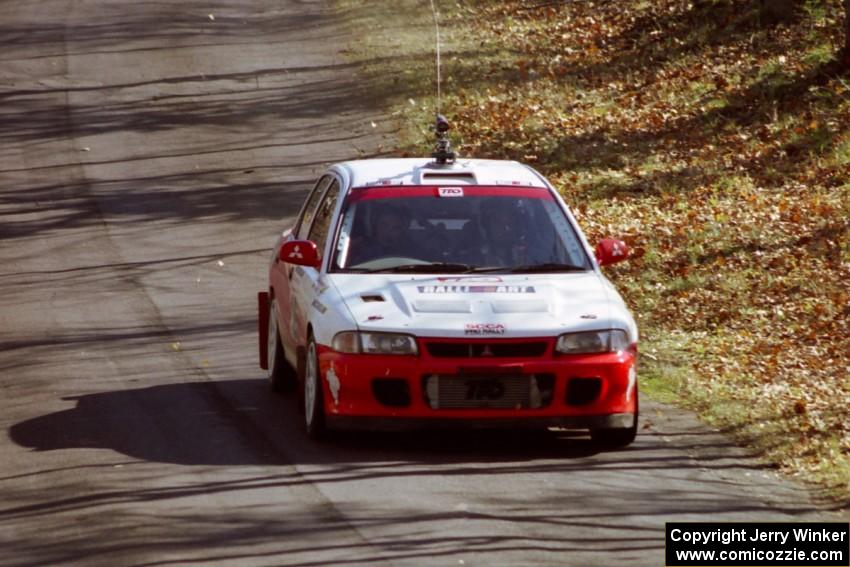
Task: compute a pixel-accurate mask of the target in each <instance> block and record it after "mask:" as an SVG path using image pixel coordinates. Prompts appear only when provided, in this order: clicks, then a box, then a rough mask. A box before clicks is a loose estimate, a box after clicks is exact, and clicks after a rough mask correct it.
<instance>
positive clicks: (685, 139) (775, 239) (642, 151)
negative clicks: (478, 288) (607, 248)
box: [423, 0, 850, 488]
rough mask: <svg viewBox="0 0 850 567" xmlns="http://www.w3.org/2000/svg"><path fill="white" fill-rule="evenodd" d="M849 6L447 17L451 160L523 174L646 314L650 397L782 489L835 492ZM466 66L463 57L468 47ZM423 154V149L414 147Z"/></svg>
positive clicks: (666, 3)
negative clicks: (657, 381)
mask: <svg viewBox="0 0 850 567" xmlns="http://www.w3.org/2000/svg"><path fill="white" fill-rule="evenodd" d="M842 1H843V0H823V1H810V2H806V3H803V5H802V7H801V12H800V14H799V16H798V17H797V18H796V19H795V20H794V21H793V22H787V23H783V22H779V23H772V24H771V25H770V26H766V25H765V23H764V21H763V18H762V15H761V12H760V9H759V3H758V2H752V1H745V0H716V1H710V0H703V1H700V2H695V1H690V0H652V1H647V0H643V1H640V0H623V1H617V2H613V1H598V2H589V1H587V2H585V1H572V2H539V3H537V4H535V3H533V2H527V1H519V0H515V1H498V2H497V1H494V2H486V3H485V2H478V3H465V4H459V5H458V6H457V7H456V8H454V9H452V10H448V11H447V13H446V14H447V15H446V18H447V19H448V20H449V22H448V23H447V26H451V29H452V33H453V35H454V37H455V38H460V39H457V40H456V42H457V45H456V49H457V50H458V51H462V50H466V49H469V47H470V46H474V48H475V49H476V50H477V52H478V55H477V56H470V55H469V54H468V53H467V52H466V51H464V54H463V55H456V56H455V57H453V58H452V57H447V63H446V74H447V75H448V76H449V77H450V82H449V86H448V87H447V88H446V90H447V91H448V92H449V93H451V94H450V95H449V97H448V100H446V101H444V110H445V111H446V112H447V113H448V114H450V117H451V118H452V119H453V121H454V123H455V126H456V129H457V131H456V137H457V140H458V141H459V142H460V151H461V153H462V154H463V155H468V156H475V157H491V158H509V159H517V160H521V161H525V162H529V163H531V164H533V165H534V166H535V167H537V168H538V169H540V170H542V171H543V172H544V173H545V174H546V175H548V176H549V177H550V179H552V180H554V182H555V183H556V185H557V186H558V187H559V188H560V189H561V190H562V192H563V194H564V196H565V198H566V200H567V201H568V203H569V204H570V205H571V206H572V207H573V208H574V210H575V211H576V212H577V214H578V217H579V220H580V222H581V224H582V226H583V227H584V228H585V230H586V231H587V232H588V235H589V237H590V239H591V241H596V240H598V239H599V238H602V237H605V236H615V237H624V238H625V239H626V240H627V241H628V242H629V243H630V244H631V246H632V247H633V249H634V250H635V251H636V252H637V254H636V256H637V257H636V258H634V259H633V261H631V262H630V263H627V265H624V266H623V267H617V268H615V269H614V270H611V272H610V275H611V277H612V278H613V279H615V280H616V283H617V285H618V286H619V287H620V288H621V289H622V290H623V291H624V292H625V296H626V298H627V301H628V302H629V303H630V305H631V307H632V309H633V310H634V311H635V312H636V313H638V314H639V317H640V319H639V321H640V324H641V326H642V329H643V332H644V339H643V343H642V345H643V346H642V349H643V353H644V355H645V356H644V358H643V360H642V364H643V365H644V366H643V368H644V369H645V375H648V376H653V375H655V376H657V377H660V378H661V379H662V380H666V381H667V383H668V387H669V388H671V389H672V390H673V391H674V393H675V395H676V396H678V398H679V399H680V401H681V402H682V403H685V404H688V405H691V406H693V407H696V408H697V409H699V410H701V411H702V412H703V413H704V415H705V416H706V418H707V419H710V420H712V421H713V422H714V423H717V424H720V425H722V426H725V427H727V428H730V429H731V430H733V431H736V432H737V433H739V434H740V435H741V436H742V437H743V438H745V439H747V440H749V441H751V442H752V443H754V444H755V445H756V446H758V447H760V448H762V449H764V450H765V454H766V455H767V456H768V458H770V459H772V460H774V461H775V462H777V463H778V464H779V465H781V466H783V467H785V468H786V469H788V470H790V471H795V472H806V473H807V474H808V475H810V476H811V475H814V477H816V478H820V479H821V480H822V481H824V482H826V483H828V484H831V485H832V486H840V485H842V483H843V486H844V487H845V488H846V486H847V482H848V480H850V478H848V474H850V417H849V416H848V408H850V222H849V221H848V218H850V79H848V76H847V75H846V74H842V72H841V69H840V65H838V64H837V63H838V62H837V61H836V54H837V53H838V52H840V50H841V48H842V46H843V42H844V33H845V32H844V31H843V27H842V26H843V5H842ZM464 46H465V47H464ZM423 147H424V145H423Z"/></svg>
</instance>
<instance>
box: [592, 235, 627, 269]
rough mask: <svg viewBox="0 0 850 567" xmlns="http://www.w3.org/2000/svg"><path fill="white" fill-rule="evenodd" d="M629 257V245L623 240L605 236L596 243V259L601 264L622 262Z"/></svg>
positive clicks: (607, 264)
mask: <svg viewBox="0 0 850 567" xmlns="http://www.w3.org/2000/svg"><path fill="white" fill-rule="evenodd" d="M628 257H629V247H628V246H627V245H626V243H625V242H623V241H622V240H616V239H614V238H603V239H602V240H600V241H599V244H597V245H596V261H597V262H599V265H600V266H609V265H611V264H616V263H617V262H622V261H623V260H625V259H627V258H628Z"/></svg>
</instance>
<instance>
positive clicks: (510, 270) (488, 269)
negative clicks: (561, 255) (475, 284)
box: [464, 262, 587, 274]
mask: <svg viewBox="0 0 850 567" xmlns="http://www.w3.org/2000/svg"><path fill="white" fill-rule="evenodd" d="M586 271H587V268H585V267H583V266H574V265H573V264H559V263H557V262H546V263H545V264H528V265H525V266H479V267H474V268H470V269H469V270H467V271H466V272H464V273H467V274H486V273H497V272H503V273H506V274H534V273H543V272H586Z"/></svg>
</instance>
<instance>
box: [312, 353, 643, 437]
mask: <svg viewBox="0 0 850 567" xmlns="http://www.w3.org/2000/svg"><path fill="white" fill-rule="evenodd" d="M531 341H533V342H536V343H538V344H539V343H542V342H545V350H543V348H544V347H543V345H539V346H540V351H542V352H540V351H538V352H535V353H533V355H531V356H517V352H518V351H516V349H513V350H512V349H511V348H510V347H511V346H512V345H521V344H522V343H524V342H525V343H529V342H531ZM417 342H418V346H419V355H418V356H390V355H386V356H385V355H362V354H342V353H338V352H335V351H333V350H331V349H329V348H327V347H320V348H319V368H320V371H321V375H322V378H323V379H322V386H323V393H324V402H325V413H326V415H327V416H328V418H329V423H331V424H333V423H335V422H336V423H338V424H344V425H348V426H356V425H357V424H358V422H360V423H361V424H363V425H365V426H367V427H370V428H371V427H373V426H374V425H375V424H377V423H380V422H382V421H386V422H390V421H396V420H398V421H409V422H414V423H423V424H425V425H429V424H434V425H436V424H437V423H442V424H445V423H448V424H458V425H466V424H467V423H469V424H480V425H482V426H488V425H490V424H492V425H499V424H504V423H520V422H528V423H534V424H539V425H562V426H567V427H577V428H595V427H625V426H627V425H624V424H628V423H630V420H631V417H632V416H633V414H634V413H635V412H636V409H637V385H636V383H635V382H636V380H635V371H634V367H635V362H636V348H633V349H630V350H629V351H625V352H619V353H606V354H594V355H561V354H556V353H555V352H554V345H555V339H554V338H548V339H493V340H487V339H480V340H479V339H476V340H461V339H421V338H420V339H418V341H417ZM434 343H440V344H441V345H444V346H445V345H449V346H450V347H458V348H460V349H461V351H462V350H463V349H465V348H467V347H468V348H469V351H468V353H466V354H468V355H467V356H454V355H457V354H463V353H461V352H460V351H459V350H458V348H448V349H446V348H442V350H441V351H440V352H437V350H438V349H434V348H431V346H432V345H433V344H434ZM459 345H461V346H459ZM505 346H507V347H508V348H505ZM490 347H492V349H491V348H490ZM520 350H521V349H520ZM491 351H494V352H495V356H494V354H493V353H492V352H491ZM435 352H436V355H435ZM482 352H483V353H484V354H483V355H482ZM499 375H510V376H514V377H520V378H523V377H528V376H531V375H534V376H535V377H539V378H535V380H537V381H539V382H540V383H541V384H546V393H545V395H544V400H543V402H544V403H539V402H538V403H536V404H533V405H532V406H528V405H525V406H524V407H521V406H520V405H519V404H518V405H517V406H516V407H510V408H497V407H486V408H483V407H460V408H459V407H449V408H446V407H439V405H440V404H439V403H436V405H437V407H434V406H435V402H434V401H433V400H432V399H431V398H430V397H429V392H428V391H427V390H428V388H427V384H428V383H429V381H430V380H432V379H433V378H432V377H433V376H441V377H450V378H449V379H450V380H464V379H465V378H467V377H468V378H469V384H470V387H469V390H468V393H466V394H464V390H463V389H461V393H460V396H461V398H463V396H464V395H466V396H468V397H471V398H473V401H471V402H470V403H471V404H475V403H477V402H476V401H475V400H474V398H476V397H477V396H478V395H479V394H480V393H481V392H480V389H479V388H478V385H477V384H478V381H480V380H481V379H482V377H486V376H499ZM544 377H545V379H544ZM376 381H377V382H376ZM388 382H391V383H392V384H393V389H394V390H396V391H397V390H398V389H399V388H398V386H402V387H404V388H406V390H407V397H406V398H405V397H404V396H401V397H399V396H395V397H394V398H393V399H391V400H390V402H391V403H389V404H388V403H387V400H386V399H379V398H386V397H385V396H380V395H379V392H376V384H387V383H388ZM587 384H592V386H593V388H591V390H590V391H585V392H583V393H582V392H579V394H580V395H576V393H577V392H578V389H579V387H583V386H586V385H587ZM485 385H486V382H485ZM585 390H586V388H585ZM431 393H432V394H433V390H432V392H431ZM484 394H487V392H484ZM455 401H456V402H457V400H455ZM459 403H460V404H461V405H463V400H462V399H461V400H460V402H459ZM485 403H486V402H485Z"/></svg>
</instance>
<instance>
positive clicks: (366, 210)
mask: <svg viewBox="0 0 850 567" xmlns="http://www.w3.org/2000/svg"><path fill="white" fill-rule="evenodd" d="M332 269H333V270H335V271H343V272H413V273H415V272H421V273H438V272H439V273H475V272H493V273H499V272H502V273H507V272H515V273H523V272H527V273H541V272H547V271H551V272H566V271H584V270H588V269H590V263H589V261H588V258H587V254H586V253H585V251H584V248H583V245H582V243H581V241H580V240H579V238H578V235H577V234H576V231H575V230H574V229H573V227H572V225H571V224H570V222H569V220H568V219H567V217H566V215H565V214H564V211H563V210H562V209H561V207H560V206H559V204H558V202H557V201H556V200H555V199H554V198H553V197H552V195H551V194H550V193H549V191H548V190H547V189H542V188H522V187H516V188H514V187H510V188H493V187H490V188H486V187H477V186H476V187H468V186H467V187H376V188H367V189H355V190H354V191H352V193H351V194H350V195H349V196H348V199H347V201H346V203H345V204H344V206H343V215H342V220H341V222H340V224H339V230H338V233H337V240H336V243H335V245H334V258H333V263H332Z"/></svg>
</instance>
